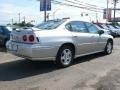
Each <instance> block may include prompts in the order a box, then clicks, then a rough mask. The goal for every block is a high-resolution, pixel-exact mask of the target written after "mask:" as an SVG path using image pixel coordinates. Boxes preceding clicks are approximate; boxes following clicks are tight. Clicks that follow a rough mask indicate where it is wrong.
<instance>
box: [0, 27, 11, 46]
mask: <svg viewBox="0 0 120 90" xmlns="http://www.w3.org/2000/svg"><path fill="white" fill-rule="evenodd" d="M11 31H12V29H11V28H10V27H7V26H3V25H0V45H5V44H6V42H7V41H8V40H9V39H10V33H11Z"/></svg>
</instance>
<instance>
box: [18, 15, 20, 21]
mask: <svg viewBox="0 0 120 90" xmlns="http://www.w3.org/2000/svg"><path fill="white" fill-rule="evenodd" d="M18 16H19V23H20V13H18Z"/></svg>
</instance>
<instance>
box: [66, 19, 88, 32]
mask: <svg viewBox="0 0 120 90" xmlns="http://www.w3.org/2000/svg"><path fill="white" fill-rule="evenodd" d="M66 28H67V29H68V30H71V31H74V32H88V31H87V29H86V27H85V25H84V23H83V22H80V21H72V22H70V23H68V24H67V25H66Z"/></svg>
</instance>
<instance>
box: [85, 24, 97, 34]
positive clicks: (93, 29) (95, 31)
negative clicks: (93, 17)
mask: <svg viewBox="0 0 120 90" xmlns="http://www.w3.org/2000/svg"><path fill="white" fill-rule="evenodd" d="M85 24H86V26H87V29H88V31H89V33H96V34H98V28H97V27H95V26H94V25H93V24H91V23H85Z"/></svg>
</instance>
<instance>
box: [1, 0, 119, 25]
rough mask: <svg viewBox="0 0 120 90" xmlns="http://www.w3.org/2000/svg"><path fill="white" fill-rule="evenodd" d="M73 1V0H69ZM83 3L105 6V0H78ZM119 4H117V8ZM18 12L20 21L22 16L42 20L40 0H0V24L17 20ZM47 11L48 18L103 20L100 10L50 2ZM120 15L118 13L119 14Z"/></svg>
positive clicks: (29, 19) (28, 19)
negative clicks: (95, 10)
mask: <svg viewBox="0 0 120 90" xmlns="http://www.w3.org/2000/svg"><path fill="white" fill-rule="evenodd" d="M57 1H60V2H64V3H66V1H65V0H57ZM69 1H75V0H69ZM79 1H80V2H83V3H88V4H92V5H96V6H98V7H104V8H106V3H107V0H79ZM119 6H120V4H118V5H117V7H118V8H119ZM109 7H113V5H112V4H111V1H110V4H109ZM82 12H83V14H86V13H88V16H83V17H81V13H82ZM18 13H20V14H21V15H20V16H21V21H22V20H23V18H24V17H25V18H26V21H27V22H30V21H31V20H35V22H33V24H37V23H40V22H42V21H43V20H44V12H43V11H40V1H37V0H0V24H8V23H12V19H13V22H14V23H15V22H18V20H19V16H18ZM47 13H49V14H50V19H54V18H64V17H70V18H78V19H80V20H84V21H95V20H96V17H97V19H98V20H99V21H104V20H103V18H102V17H103V14H102V13H101V12H93V11H89V10H85V9H80V8H74V7H68V6H63V5H58V4H53V3H52V10H51V11H48V12H47ZM119 15H120V14H119Z"/></svg>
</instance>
